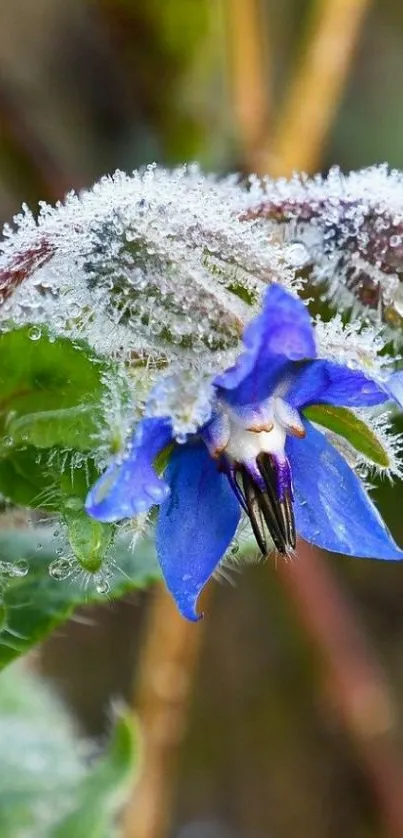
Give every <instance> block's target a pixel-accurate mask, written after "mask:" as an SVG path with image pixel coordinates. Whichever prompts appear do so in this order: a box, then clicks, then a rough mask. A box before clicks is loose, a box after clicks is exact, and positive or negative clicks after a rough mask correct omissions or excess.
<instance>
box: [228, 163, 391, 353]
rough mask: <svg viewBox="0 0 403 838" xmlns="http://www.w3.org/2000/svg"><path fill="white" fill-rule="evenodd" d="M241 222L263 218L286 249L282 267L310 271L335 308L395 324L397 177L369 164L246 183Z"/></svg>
mask: <svg viewBox="0 0 403 838" xmlns="http://www.w3.org/2000/svg"><path fill="white" fill-rule="evenodd" d="M243 217H244V218H245V219H248V220H250V219H252V218H254V219H264V220H265V222H266V223H265V225H264V226H266V229H267V224H268V225H269V229H270V231H272V232H274V233H275V234H276V235H277V237H278V232H279V230H280V231H281V234H282V237H283V241H284V242H285V243H286V244H288V247H289V251H288V259H289V263H290V264H291V265H292V264H294V265H295V266H296V267H300V268H307V267H310V268H311V277H312V279H313V280H314V281H315V282H316V283H320V284H322V283H323V284H324V285H325V287H326V289H327V295H328V297H329V299H330V300H331V301H332V302H335V303H336V304H337V306H338V307H339V308H344V309H350V310H352V313H353V314H356V313H359V314H361V316H363V315H365V317H366V318H367V319H368V320H370V321H372V322H373V323H379V322H381V321H383V322H384V323H386V324H387V326H388V331H389V337H392V336H393V338H394V339H395V340H396V342H401V330H402V325H403V174H402V173H401V172H397V171H390V170H389V169H388V168H387V166H374V167H372V168H369V169H364V170H362V171H359V172H352V173H350V174H349V175H343V173H342V172H341V171H340V170H339V169H338V168H334V169H332V170H331V171H330V172H329V175H328V176H327V177H326V178H322V177H320V176H317V177H314V178H312V179H309V178H307V177H305V176H297V175H295V176H294V177H293V178H292V179H291V180H289V181H287V180H285V179H280V180H277V181H272V180H269V179H265V180H263V181H262V182H259V181H258V180H257V179H253V180H252V181H251V183H250V191H249V195H248V202H247V208H246V209H245V213H244V216H243Z"/></svg>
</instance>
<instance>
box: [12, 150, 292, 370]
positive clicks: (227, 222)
mask: <svg viewBox="0 0 403 838" xmlns="http://www.w3.org/2000/svg"><path fill="white" fill-rule="evenodd" d="M244 204H245V192H244V190H243V188H242V187H241V186H240V185H239V184H237V182H236V180H235V179H234V178H229V179H226V180H225V179H224V180H222V181H220V180H217V179H214V178H212V177H206V176H204V175H202V174H201V173H200V171H199V170H198V169H197V167H194V166H189V167H183V168H180V169H177V170H174V171H166V170H164V169H160V168H158V167H155V166H149V167H148V168H147V169H146V170H145V171H143V172H141V173H139V172H134V173H133V174H132V175H131V176H127V175H125V174H124V173H122V172H116V173H115V175H113V177H105V178H103V179H102V180H101V181H100V182H99V183H97V184H95V186H94V187H93V189H91V190H88V191H84V192H82V193H80V195H74V194H70V195H68V196H67V198H66V200H65V203H64V204H58V205H57V206H56V207H50V206H47V205H46V204H42V205H41V210H40V213H39V217H38V220H37V222H36V221H35V219H34V218H33V216H32V214H31V213H30V212H29V210H28V209H27V208H26V207H24V208H23V212H22V213H21V214H20V215H19V216H17V217H16V218H15V219H14V225H13V226H12V227H10V226H6V227H5V228H4V236H3V242H2V245H1V251H2V253H1V256H0V296H2V298H3V305H2V307H1V314H0V317H1V319H3V321H4V322H5V321H10V320H11V321H13V322H15V323H17V324H21V323H30V324H31V332H30V336H31V337H32V340H35V339H37V337H36V335H37V334H38V333H37V331H36V329H37V328H38V329H40V327H41V325H42V324H46V325H48V326H50V327H51V329H52V332H53V334H67V335H69V336H71V337H72V338H84V339H85V340H87V341H88V342H89V344H90V345H91V346H93V347H94V348H95V349H96V351H98V352H100V353H101V354H105V355H111V354H113V355H117V356H118V357H120V358H122V357H125V358H126V359H131V358H132V357H133V354H134V353H141V354H143V355H144V354H146V356H147V357H149V358H155V359H158V358H159V359H161V358H165V359H168V360H170V359H172V358H174V359H176V358H178V356H179V357H181V353H183V352H184V351H185V352H186V350H189V349H191V350H192V352H193V353H198V352H204V351H206V350H207V351H209V352H220V351H223V350H224V351H225V350H228V349H231V348H233V347H236V346H237V345H238V343H239V338H240V335H241V332H242V328H243V323H244V322H245V320H247V319H248V318H249V317H250V316H251V310H250V306H251V305H252V307H253V305H254V304H256V303H258V301H259V297H260V294H261V292H262V290H263V289H264V288H265V286H266V284H267V283H268V282H270V281H273V280H275V281H277V282H282V283H283V284H284V285H286V286H288V287H290V286H291V285H292V282H293V276H292V271H291V270H290V269H289V267H287V265H286V260H285V259H284V255H283V253H282V247H281V245H280V244H276V243H273V244H270V243H269V242H268V241H267V235H266V233H265V231H264V230H262V229H260V227H259V225H256V224H255V223H254V222H250V223H245V222H242V221H241V220H240V218H239V216H240V214H241V212H242V211H243V207H244Z"/></svg>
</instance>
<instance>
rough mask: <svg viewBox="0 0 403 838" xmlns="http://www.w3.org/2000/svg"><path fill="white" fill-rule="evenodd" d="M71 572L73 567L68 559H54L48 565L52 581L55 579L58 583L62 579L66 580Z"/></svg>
mask: <svg viewBox="0 0 403 838" xmlns="http://www.w3.org/2000/svg"><path fill="white" fill-rule="evenodd" d="M72 570H73V565H72V563H71V561H69V560H68V559H55V561H54V562H52V564H51V565H49V574H50V576H51V577H52V579H57V580H58V581H59V582H60V581H62V580H63V579H68V577H69V576H70V575H71V573H72Z"/></svg>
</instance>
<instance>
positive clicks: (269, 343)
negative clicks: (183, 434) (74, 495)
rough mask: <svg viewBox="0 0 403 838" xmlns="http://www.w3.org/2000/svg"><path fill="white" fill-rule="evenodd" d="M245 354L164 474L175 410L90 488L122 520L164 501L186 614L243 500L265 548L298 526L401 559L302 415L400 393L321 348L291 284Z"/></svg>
mask: <svg viewBox="0 0 403 838" xmlns="http://www.w3.org/2000/svg"><path fill="white" fill-rule="evenodd" d="M243 343H244V351H243V353H242V354H241V355H240V357H239V358H238V360H237V362H236V364H235V365H234V366H233V367H231V368H230V369H228V370H226V372H224V373H222V374H220V375H218V376H217V377H216V378H215V380H214V382H213V384H214V389H215V394H216V400H215V404H214V407H213V412H212V416H211V418H210V420H209V421H208V422H207V423H206V424H205V425H204V426H203V427H201V428H200V429H199V431H198V433H197V434H192V435H189V436H188V439H187V442H186V443H185V444H180V445H179V444H174V447H173V451H172V454H171V456H170V459H169V463H168V466H167V468H166V470H165V473H164V475H163V477H160V476H158V475H157V473H156V472H155V470H154V461H155V458H156V457H157V455H158V454H159V453H160V452H161V451H163V450H164V449H166V447H167V446H168V445H170V444H171V443H172V442H174V443H175V440H174V438H173V432H172V422H171V419H170V417H169V416H166V417H162V418H160V417H147V416H146V418H144V419H143V420H142V421H140V422H139V424H138V425H137V428H136V431H135V433H134V435H133V438H132V440H131V442H130V445H129V447H128V450H127V451H126V453H125V456H124V457H123V459H121V460H118V461H116V462H113V463H112V464H111V465H110V466H109V468H108V469H107V471H106V472H105V473H104V474H103V475H102V477H100V479H99V480H98V482H97V483H96V484H95V486H94V487H93V488H92V489H91V491H90V493H89V495H88V498H87V503H86V509H87V512H88V514H89V515H91V516H93V517H94V518H96V519H98V520H100V521H116V520H120V519H122V518H131V517H134V516H136V515H138V514H140V513H144V512H147V511H148V510H149V509H150V507H152V506H154V505H159V506H160V511H159V517H158V524H157V534H156V543H157V552H158V557H159V561H160V564H161V568H162V572H163V574H164V577H165V580H166V584H167V586H168V588H169V590H170V591H171V593H172V595H173V596H174V598H175V600H176V602H177V605H178V607H179V609H180V611H181V613H182V614H183V615H184V616H186V617H188V618H189V619H191V620H195V619H197V611H196V605H197V598H198V596H199V594H200V592H201V590H202V588H203V587H204V586H205V584H206V582H207V581H208V579H209V578H210V576H211V575H212V574H213V572H214V570H215V569H216V567H217V564H218V563H219V562H220V559H221V558H222V556H223V554H224V553H225V551H226V550H227V548H228V546H229V544H230V542H231V540H232V538H233V536H234V534H235V531H236V529H237V526H238V523H239V520H240V517H241V513H242V510H243V511H244V513H245V514H246V515H247V516H248V517H249V519H250V522H251V525H252V529H253V532H254V534H255V537H256V541H257V544H258V546H259V548H260V550H261V552H262V553H263V554H266V553H267V552H268V551H269V550H270V549H272V547H273V542H274V545H275V547H276V548H277V550H278V551H279V552H280V553H281V554H284V555H288V554H291V553H292V552H293V550H294V548H295V543H296V533H298V535H299V536H301V537H302V538H304V539H305V540H306V541H309V542H311V543H313V544H316V545H317V546H319V547H323V548H324V549H326V550H331V551H334V552H336V553H344V554H347V555H350V556H362V557H370V558H378V559H402V558H403V551H401V550H400V549H399V547H398V546H397V545H396V544H395V542H394V541H393V539H392V536H391V535H390V533H389V532H388V530H387V528H386V526H385V524H384V523H383V521H382V519H381V517H380V515H379V514H378V512H377V510H376V508H375V507H374V505H373V504H372V502H371V500H370V498H369V496H368V494H367V493H366V491H365V489H364V487H363V485H362V483H361V481H360V480H359V478H358V477H357V476H356V475H355V473H354V472H353V471H352V469H351V468H350V466H349V465H348V463H347V461H346V460H345V459H344V457H343V456H342V455H341V454H340V453H339V451H338V450H337V449H336V448H335V447H334V446H333V445H332V444H331V443H330V442H329V440H328V439H327V437H326V436H325V435H324V433H322V432H321V431H319V430H317V428H316V427H314V426H313V425H312V424H311V423H310V422H309V421H307V419H306V418H305V417H304V415H303V413H302V411H303V410H304V408H306V407H308V406H309V405H318V404H329V405H336V406H344V407H353V408H354V407H362V406H371V405H377V404H380V403H382V402H384V401H386V400H387V399H390V398H391V397H392V396H393V397H395V398H396V400H400V390H401V377H400V375H399V374H398V375H397V376H395V377H392V379H393V384H391V387H390V389H389V390H387V389H386V388H385V387H384V386H383V385H382V384H380V383H377V382H376V381H374V380H373V379H371V378H370V377H368V376H367V375H366V374H364V373H363V372H361V371H360V370H356V369H354V370H353V369H349V368H347V367H345V366H343V365H341V364H337V363H333V362H331V361H326V360H320V359H317V358H316V347H315V340H314V331H313V327H312V324H311V320H310V316H309V313H308V310H307V308H306V306H305V305H304V304H303V303H302V302H301V300H298V299H296V298H295V297H293V296H291V295H290V294H289V293H287V292H286V291H284V290H283V289H282V288H281V287H279V286H275V285H272V286H271V287H270V288H269V289H268V290H267V292H266V295H265V299H264V304H263V308H262V311H261V313H260V314H259V315H258V316H257V317H256V318H255V319H254V320H253V321H252V322H251V323H250V324H249V325H248V327H247V328H246V329H245V332H244V336H243Z"/></svg>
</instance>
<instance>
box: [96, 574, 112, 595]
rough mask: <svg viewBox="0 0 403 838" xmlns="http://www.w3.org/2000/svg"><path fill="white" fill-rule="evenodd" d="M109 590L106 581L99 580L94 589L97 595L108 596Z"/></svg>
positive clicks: (109, 587) (108, 584)
mask: <svg viewBox="0 0 403 838" xmlns="http://www.w3.org/2000/svg"><path fill="white" fill-rule="evenodd" d="M110 589H111V586H110V583H109V581H108V579H105V578H103V579H100V580H99V582H98V583H97V586H96V588H95V590H96V592H97V594H108V593H109V591H110Z"/></svg>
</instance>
